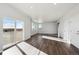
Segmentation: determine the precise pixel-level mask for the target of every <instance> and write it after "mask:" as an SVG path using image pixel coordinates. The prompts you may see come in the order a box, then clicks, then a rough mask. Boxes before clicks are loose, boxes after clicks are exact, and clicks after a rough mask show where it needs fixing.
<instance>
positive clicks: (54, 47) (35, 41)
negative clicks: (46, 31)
mask: <svg viewBox="0 0 79 59" xmlns="http://www.w3.org/2000/svg"><path fill="white" fill-rule="evenodd" d="M41 36H42V35H40V34H37V35H34V36H32V37H31V38H30V39H28V40H26V41H25V42H27V43H29V44H31V45H32V46H34V47H36V48H37V49H39V50H41V51H43V52H45V53H47V54H49V55H78V54H79V49H78V48H76V47H75V46H73V45H69V44H67V43H63V42H58V41H53V40H48V39H44V38H42V37H41Z"/></svg>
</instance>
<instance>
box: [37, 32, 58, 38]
mask: <svg viewBox="0 0 79 59" xmlns="http://www.w3.org/2000/svg"><path fill="white" fill-rule="evenodd" d="M38 34H40V35H46V36H51V37H57V38H58V34H49V33H38Z"/></svg>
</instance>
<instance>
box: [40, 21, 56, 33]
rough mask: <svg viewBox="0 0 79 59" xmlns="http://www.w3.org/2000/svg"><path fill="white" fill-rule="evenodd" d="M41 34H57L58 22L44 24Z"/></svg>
mask: <svg viewBox="0 0 79 59" xmlns="http://www.w3.org/2000/svg"><path fill="white" fill-rule="evenodd" d="M39 33H45V34H57V23H56V22H46V23H42V28H41V29H40V30H39Z"/></svg>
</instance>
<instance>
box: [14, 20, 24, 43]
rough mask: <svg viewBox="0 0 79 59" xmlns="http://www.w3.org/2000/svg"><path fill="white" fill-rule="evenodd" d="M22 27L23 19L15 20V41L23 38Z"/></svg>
mask: <svg viewBox="0 0 79 59" xmlns="http://www.w3.org/2000/svg"><path fill="white" fill-rule="evenodd" d="M23 27H24V23H23V21H20V20H16V30H15V34H16V36H15V37H16V39H15V41H16V42H19V41H22V40H23Z"/></svg>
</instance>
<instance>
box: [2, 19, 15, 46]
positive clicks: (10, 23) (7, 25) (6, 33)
mask: <svg viewBox="0 0 79 59" xmlns="http://www.w3.org/2000/svg"><path fill="white" fill-rule="evenodd" d="M14 28H15V21H14V20H12V19H11V18H5V19H3V39H4V44H5V45H7V44H10V43H13V42H14Z"/></svg>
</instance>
